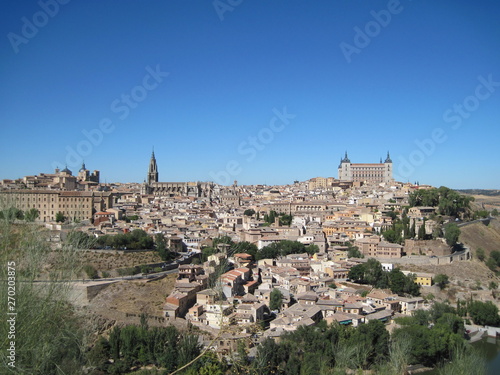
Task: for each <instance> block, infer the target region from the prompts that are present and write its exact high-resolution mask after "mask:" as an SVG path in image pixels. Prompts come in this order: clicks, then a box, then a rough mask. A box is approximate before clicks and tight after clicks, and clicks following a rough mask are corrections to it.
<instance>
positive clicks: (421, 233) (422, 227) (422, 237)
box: [418, 218, 426, 240]
mask: <svg viewBox="0 0 500 375" xmlns="http://www.w3.org/2000/svg"><path fill="white" fill-rule="evenodd" d="M425 238H426V232H425V218H424V221H423V222H422V225H420V227H419V228H418V239H419V240H425Z"/></svg>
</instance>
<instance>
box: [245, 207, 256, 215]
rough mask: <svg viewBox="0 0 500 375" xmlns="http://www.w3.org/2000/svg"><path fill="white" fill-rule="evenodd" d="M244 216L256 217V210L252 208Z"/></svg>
mask: <svg viewBox="0 0 500 375" xmlns="http://www.w3.org/2000/svg"><path fill="white" fill-rule="evenodd" d="M243 215H246V216H253V215H255V210H253V209H251V208H248V209H246V210H245V211H244V212H243Z"/></svg>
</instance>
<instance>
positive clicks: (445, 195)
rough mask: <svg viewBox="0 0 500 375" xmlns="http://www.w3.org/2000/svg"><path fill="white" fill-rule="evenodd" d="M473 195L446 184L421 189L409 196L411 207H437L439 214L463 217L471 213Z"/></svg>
mask: <svg viewBox="0 0 500 375" xmlns="http://www.w3.org/2000/svg"><path fill="white" fill-rule="evenodd" d="M473 200H474V198H473V197H470V196H465V195H462V194H460V193H458V192H457V191H455V190H451V189H449V188H447V187H445V186H441V187H440V188H432V189H419V190H416V191H414V192H412V193H411V194H410V195H409V197H408V203H409V204H410V207H417V206H429V207H437V208H438V210H437V211H438V212H437V213H438V214H439V215H445V216H454V217H461V216H467V215H469V214H470V203H471V202H472V201H473Z"/></svg>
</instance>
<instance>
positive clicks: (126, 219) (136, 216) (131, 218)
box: [123, 215, 139, 223]
mask: <svg viewBox="0 0 500 375" xmlns="http://www.w3.org/2000/svg"><path fill="white" fill-rule="evenodd" d="M123 220H125V222H127V223H130V222H131V221H135V220H139V216H138V215H131V216H125V217H124V218H123Z"/></svg>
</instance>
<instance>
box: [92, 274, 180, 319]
mask: <svg viewBox="0 0 500 375" xmlns="http://www.w3.org/2000/svg"><path fill="white" fill-rule="evenodd" d="M176 277H177V274H170V275H168V276H167V277H165V278H163V279H160V280H156V281H151V282H146V281H145V280H137V281H120V282H117V283H115V284H112V285H110V286H109V287H107V288H106V289H104V290H102V291H101V292H99V294H98V295H97V296H96V297H95V298H93V299H92V300H91V301H90V302H89V303H88V305H87V306H86V307H85V309H86V310H88V311H89V312H92V313H94V314H96V315H98V316H101V317H102V318H104V319H106V320H113V321H116V322H119V323H127V324H129V323H138V322H139V316H140V315H141V314H142V313H145V314H148V315H150V316H157V317H161V316H162V311H163V310H162V308H163V304H164V303H165V299H166V298H167V296H168V295H169V294H170V292H171V291H172V290H173V287H174V283H175V279H176ZM127 314H134V315H136V317H133V316H132V317H130V316H129V317H127ZM150 323H151V325H155V321H154V320H153V319H150ZM158 324H159V323H158Z"/></svg>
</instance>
